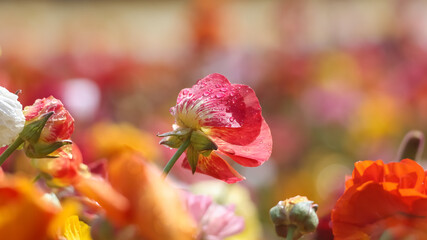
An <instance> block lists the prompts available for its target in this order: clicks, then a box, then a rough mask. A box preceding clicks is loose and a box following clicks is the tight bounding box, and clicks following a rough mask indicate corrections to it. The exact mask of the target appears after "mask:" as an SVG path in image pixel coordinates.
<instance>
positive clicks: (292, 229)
mask: <svg viewBox="0 0 427 240" xmlns="http://www.w3.org/2000/svg"><path fill="white" fill-rule="evenodd" d="M295 228H296V227H295V226H293V225H290V226H289V227H288V234H287V235H286V240H292V239H294V232H295Z"/></svg>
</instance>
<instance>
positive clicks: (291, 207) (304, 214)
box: [270, 196, 319, 239]
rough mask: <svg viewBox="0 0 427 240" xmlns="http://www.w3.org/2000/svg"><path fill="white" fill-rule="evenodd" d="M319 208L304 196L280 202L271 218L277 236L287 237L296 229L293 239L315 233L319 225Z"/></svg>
mask: <svg viewBox="0 0 427 240" xmlns="http://www.w3.org/2000/svg"><path fill="white" fill-rule="evenodd" d="M317 207H318V206H317V204H313V201H309V200H308V199H307V197H302V196H296V197H293V198H289V199H286V200H285V201H280V202H279V203H278V204H277V205H276V206H274V207H273V208H271V210H270V217H271V220H272V221H273V223H274V225H275V227H276V233H277V235H278V236H281V237H286V236H287V234H288V231H289V229H290V228H293V229H295V230H294V232H293V239H298V238H300V237H301V236H302V235H304V234H307V233H310V232H314V231H315V230H316V228H317V225H318V224H319V219H318V217H317V214H316V211H317Z"/></svg>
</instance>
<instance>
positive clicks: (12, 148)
mask: <svg viewBox="0 0 427 240" xmlns="http://www.w3.org/2000/svg"><path fill="white" fill-rule="evenodd" d="M23 143H24V140H23V139H22V138H21V137H18V138H17V139H16V140H15V142H13V143H12V144H11V145H9V147H7V149H6V150H5V151H4V152H3V153H2V154H1V155H0V166H1V165H3V163H4V161H6V159H7V158H8V157H9V156H10V154H12V153H13V152H14V151H15V150H16V149H17V148H18V147H19V146H21V145H22V144H23Z"/></svg>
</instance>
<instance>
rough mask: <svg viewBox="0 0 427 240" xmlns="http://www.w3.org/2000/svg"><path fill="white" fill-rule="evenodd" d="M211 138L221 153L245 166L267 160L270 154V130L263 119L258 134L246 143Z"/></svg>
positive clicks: (257, 164) (259, 163)
mask: <svg viewBox="0 0 427 240" xmlns="http://www.w3.org/2000/svg"><path fill="white" fill-rule="evenodd" d="M217 135H220V133H219V132H218V133H217ZM212 139H213V141H214V142H215V143H216V144H217V145H218V149H219V151H220V152H221V153H223V154H225V155H227V156H228V157H230V158H231V159H233V160H234V161H235V162H237V163H238V164H240V165H242V166H245V167H257V166H259V165H261V164H262V163H264V162H265V161H267V160H268V159H269V158H270V155H271V150H272V138H271V132H270V128H269V127H268V125H267V123H266V122H265V121H264V120H263V123H262V125H261V131H260V133H259V135H258V136H257V137H256V139H255V140H254V141H253V142H251V143H249V144H247V145H243V146H242V145H234V144H230V143H227V142H225V141H223V140H222V139H221V138H216V137H212Z"/></svg>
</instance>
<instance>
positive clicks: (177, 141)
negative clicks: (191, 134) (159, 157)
mask: <svg viewBox="0 0 427 240" xmlns="http://www.w3.org/2000/svg"><path fill="white" fill-rule="evenodd" d="M183 142H184V141H183V140H182V138H180V137H177V136H167V137H164V138H162V140H160V142H159V144H161V145H166V146H168V147H170V148H179V147H180V146H181V145H182V143H183Z"/></svg>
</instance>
